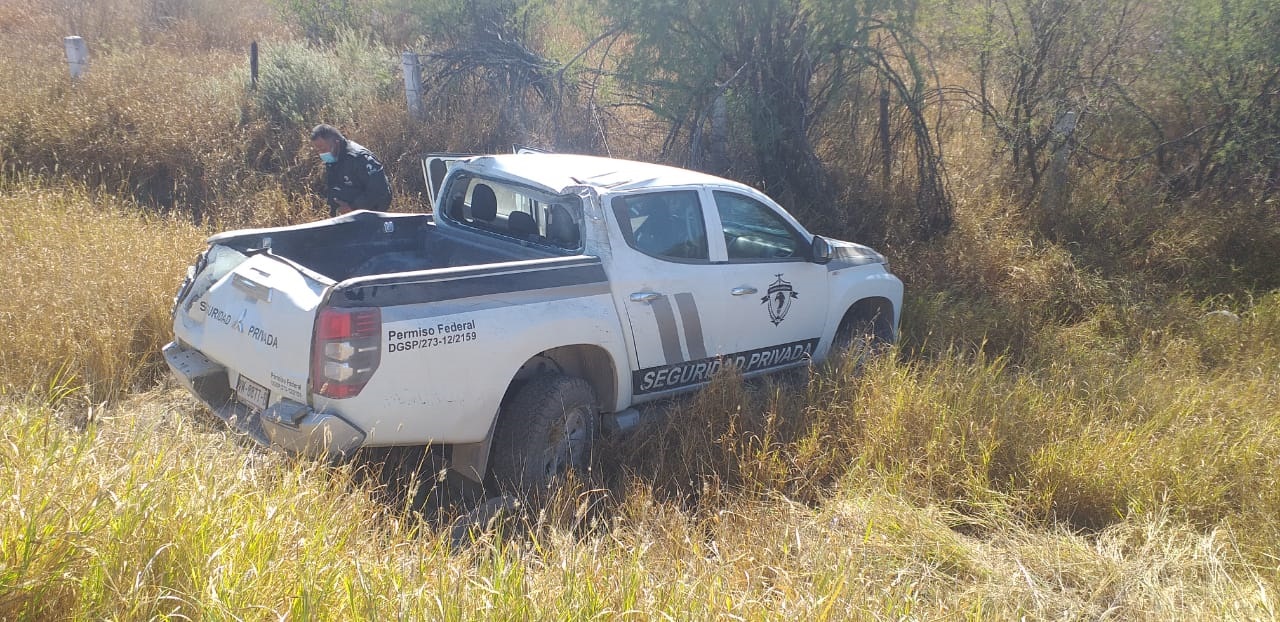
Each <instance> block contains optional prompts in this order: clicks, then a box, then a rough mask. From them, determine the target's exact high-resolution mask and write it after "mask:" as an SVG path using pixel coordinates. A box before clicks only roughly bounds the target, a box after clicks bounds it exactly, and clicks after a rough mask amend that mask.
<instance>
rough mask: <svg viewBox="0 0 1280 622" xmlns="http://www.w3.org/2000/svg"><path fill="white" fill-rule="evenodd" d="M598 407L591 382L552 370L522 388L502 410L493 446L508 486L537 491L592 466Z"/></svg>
mask: <svg viewBox="0 0 1280 622" xmlns="http://www.w3.org/2000/svg"><path fill="white" fill-rule="evenodd" d="M598 419H599V410H598V408H597V406H596V397H595V392H594V391H592V390H591V385H590V384H588V383H587V381H586V380H583V379H581V378H574V377H571V376H564V375H561V374H550V375H545V376H538V377H535V378H533V379H531V380H529V382H528V383H527V384H525V385H524V386H523V387H521V388H520V389H519V390H518V391H517V392H516V394H515V397H514V398H512V399H511V401H510V403H509V404H507V406H506V407H504V408H503V410H502V414H501V416H500V417H499V419H498V425H497V427H496V428H495V429H494V432H493V446H492V449H491V450H490V455H491V456H492V457H493V458H492V467H493V468H492V472H493V477H494V479H495V480H496V481H497V483H498V485H499V486H501V487H502V488H503V489H505V490H509V491H511V492H516V493H524V494H531V493H538V492H542V491H545V490H547V489H549V488H553V487H554V486H556V485H557V484H559V483H560V482H562V481H563V480H564V478H565V476H566V475H568V473H569V472H570V471H575V472H577V473H579V474H586V472H587V470H588V469H589V468H590V466H591V448H592V445H593V443H594V441H595V435H596V422H597V420H598Z"/></svg>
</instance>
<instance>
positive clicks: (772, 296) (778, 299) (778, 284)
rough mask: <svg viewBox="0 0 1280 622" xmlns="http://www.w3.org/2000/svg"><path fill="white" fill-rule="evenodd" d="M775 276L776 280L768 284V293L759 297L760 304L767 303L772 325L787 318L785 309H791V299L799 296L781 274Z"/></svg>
mask: <svg viewBox="0 0 1280 622" xmlns="http://www.w3.org/2000/svg"><path fill="white" fill-rule="evenodd" d="M777 277H778V280H776V281H774V282H773V284H772V285H770V286H769V293H768V294H767V295H765V296H764V297H762V298H760V304H767V305H769V319H770V320H773V325H774V326H777V325H778V324H781V323H782V320H785V319H787V311H790V310H791V299H792V298H799V297H800V294H798V293H796V291H795V289H793V288H792V287H791V284H790V283H788V282H786V281H784V280H782V275H781V274H779V275H777Z"/></svg>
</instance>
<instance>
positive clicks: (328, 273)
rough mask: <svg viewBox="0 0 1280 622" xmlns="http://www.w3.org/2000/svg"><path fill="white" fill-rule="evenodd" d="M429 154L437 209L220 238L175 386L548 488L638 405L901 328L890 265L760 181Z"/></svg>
mask: <svg viewBox="0 0 1280 622" xmlns="http://www.w3.org/2000/svg"><path fill="white" fill-rule="evenodd" d="M423 168H424V174H425V175H426V176H427V178H428V184H429V186H430V188H431V191H432V195H433V196H434V197H435V201H434V203H435V205H433V213H431V214H394V213H379V212H369V211H359V212H354V213H351V214H347V215H344V216H339V217H336V218H330V219H328V220H323V221H319V222H314V223H309V224H303V225H297V226H291V227H280V228H272V229H253V230H241V231H232V232H228V233H222V234H218V235H215V236H213V237H211V238H209V240H208V244H209V246H208V249H207V250H205V251H204V252H202V253H201V254H200V255H199V257H198V258H197V259H196V262H195V264H194V265H193V266H191V268H190V269H189V270H188V275H187V278H186V279H185V281H184V282H183V284H182V286H181V289H180V291H179V292H178V295H177V298H176V300H175V304H174V309H173V331H174V339H173V341H172V342H171V343H169V344H168V345H167V346H165V348H164V356H165V359H166V361H167V362H168V364H169V367H170V368H171V369H172V371H173V373H174V375H175V376H176V377H177V379H178V380H179V381H180V382H181V383H182V384H183V385H185V386H186V387H187V388H188V389H190V390H191V392H192V393H194V394H195V395H196V396H197V397H198V398H199V399H200V400H201V401H202V402H204V403H205V404H206V405H207V406H208V407H209V408H210V409H211V410H212V411H213V413H214V414H216V415H217V416H219V417H220V418H222V419H223V420H225V421H227V422H228V423H229V424H231V425H232V426H234V427H235V428H237V429H239V430H242V431H243V432H245V433H247V434H248V435H250V436H252V437H253V438H254V439H256V440H258V441H259V442H261V443H263V444H268V445H274V446H278V447H281V448H283V449H285V450H289V451H293V452H299V453H303V454H310V455H316V456H345V455H349V454H351V453H352V452H353V451H354V450H356V449H358V448H361V447H394V446H424V445H425V446H432V447H433V448H436V449H438V450H439V451H442V452H443V454H444V456H445V458H446V460H447V461H448V464H449V468H450V469H452V470H454V471H456V472H457V473H458V474H460V475H462V476H464V477H466V478H469V479H471V480H473V481H476V482H482V483H488V484H491V485H494V484H496V485H500V486H504V487H510V488H514V489H516V491H530V490H534V489H537V488H540V487H544V486H546V485H548V484H551V483H553V482H554V481H557V478H558V477H560V476H561V475H562V474H564V473H565V472H566V471H567V470H569V469H577V470H584V469H586V468H587V465H588V463H589V457H590V452H591V448H592V444H593V441H594V440H595V439H596V436H597V434H598V433H599V432H600V431H601V430H602V429H605V428H606V427H607V426H613V425H622V424H623V423H625V422H627V421H630V420H634V418H635V415H636V411H635V410H634V409H633V407H634V406H636V405H638V404H640V403H643V402H647V401H650V400H657V399H661V398H665V397H669V396H672V395H674V394H678V393H682V392H686V391H691V390H695V389H697V388H698V387H699V386H700V385H703V384H704V383H706V382H708V381H710V380H711V378H712V377H713V376H714V375H715V374H716V373H717V372H718V371H719V370H721V369H724V368H726V367H729V366H732V367H733V368H735V369H736V370H737V371H738V372H740V373H742V374H744V375H748V376H750V375H756V374H763V373H768V372H774V371H779V370H784V369H788V368H793V367H797V366H803V365H809V364H811V363H812V362H814V361H821V360H822V359H824V358H825V357H827V356H828V355H830V354H831V353H832V352H834V351H838V350H839V348H840V346H841V345H843V344H849V343H851V342H852V341H853V340H855V339H857V338H860V337H864V336H865V337H869V338H871V339H874V340H876V341H879V342H891V341H892V340H893V339H894V338H895V336H896V332H897V323H898V318H899V313H900V308H901V304H902V283H901V281H900V280H899V279H898V278H897V277H895V276H894V275H893V274H892V273H891V272H890V271H889V266H888V262H887V261H886V259H885V258H884V256H882V255H881V254H879V253H877V252H875V251H874V250H872V249H870V248H867V247H866V246H861V245H858V244H853V243H850V242H841V241H836V240H828V239H825V238H823V237H820V236H817V235H814V234H812V233H809V232H808V231H807V230H805V228H804V227H803V226H802V225H801V224H800V223H799V222H797V221H796V219H795V218H793V217H792V216H791V215H790V214H788V213H787V212H786V211H785V210H783V209H782V208H781V207H779V206H778V204H776V203H775V202H773V201H772V200H770V199H769V197H767V196H765V195H763V194H762V193H760V192H758V191H756V190H754V189H752V188H750V187H748V186H745V185H743V184H739V183H736V182H732V181H728V180H725V179H721V178H718V177H713V176H710V175H706V174H702V173H697V172H693V171H688V170H683V169H678V168H672V167H667V166H660V165H654V164H644V163H638V162H630V161H623V160H616V159H607V158H598V157H589V156H577V155H563V154H535V153H524V154H511V155H491V156H474V157H465V158H428V159H426V160H424V166H423Z"/></svg>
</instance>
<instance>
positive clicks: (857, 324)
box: [828, 312, 893, 368]
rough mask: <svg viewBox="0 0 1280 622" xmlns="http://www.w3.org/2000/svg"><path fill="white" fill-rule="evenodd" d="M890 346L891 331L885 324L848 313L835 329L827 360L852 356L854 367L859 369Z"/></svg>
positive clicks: (891, 342) (891, 340)
mask: <svg viewBox="0 0 1280 622" xmlns="http://www.w3.org/2000/svg"><path fill="white" fill-rule="evenodd" d="M892 344H893V333H892V329H891V328H890V327H888V325H887V324H886V323H885V322H883V321H877V319H875V318H868V317H865V316H861V315H855V314H854V313H853V312H850V313H849V314H847V315H845V317H844V319H843V320H841V321H840V326H839V327H838V328H837V329H836V334H835V339H834V341H833V342H832V344H831V355H830V356H829V357H828V358H830V359H832V360H837V361H838V360H840V359H842V358H843V357H845V356H852V357H853V358H854V367H855V368H861V367H862V366H863V365H865V364H866V363H867V362H869V361H870V359H871V358H873V357H875V356H876V355H878V354H880V353H882V352H884V351H885V350H886V349H888V348H889V346H890V345H892Z"/></svg>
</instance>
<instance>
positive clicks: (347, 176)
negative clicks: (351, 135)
mask: <svg viewBox="0 0 1280 622" xmlns="http://www.w3.org/2000/svg"><path fill="white" fill-rule="evenodd" d="M338 151H339V153H338V161H337V162H334V163H333V164H325V165H324V169H325V170H324V187H325V199H326V201H327V202H328V203H329V215H330V216H335V215H337V213H338V200H339V199H341V200H343V201H346V202H347V203H349V204H350V205H351V209H371V210H386V209H387V208H389V207H391V184H390V183H388V182H387V173H386V171H384V170H382V163H381V162H379V161H378V158H376V157H374V155H373V154H372V153H370V151H369V150H368V149H365V148H364V147H361V146H360V145H359V144H358V143H356V142H354V141H350V140H344V141H343V142H342V145H341V148H340V149H339V150H338Z"/></svg>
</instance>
